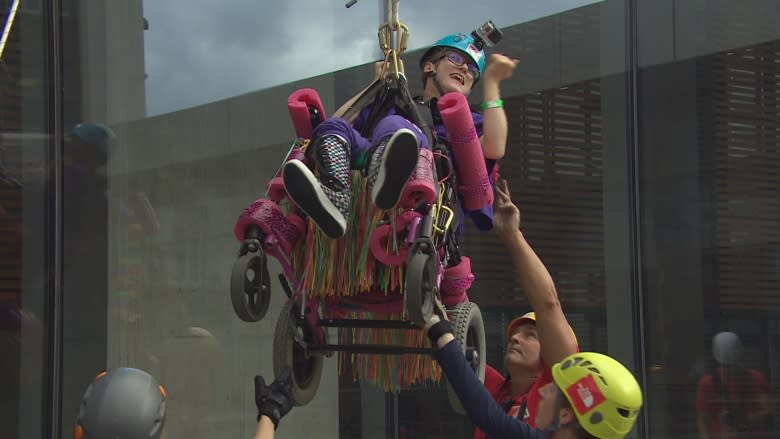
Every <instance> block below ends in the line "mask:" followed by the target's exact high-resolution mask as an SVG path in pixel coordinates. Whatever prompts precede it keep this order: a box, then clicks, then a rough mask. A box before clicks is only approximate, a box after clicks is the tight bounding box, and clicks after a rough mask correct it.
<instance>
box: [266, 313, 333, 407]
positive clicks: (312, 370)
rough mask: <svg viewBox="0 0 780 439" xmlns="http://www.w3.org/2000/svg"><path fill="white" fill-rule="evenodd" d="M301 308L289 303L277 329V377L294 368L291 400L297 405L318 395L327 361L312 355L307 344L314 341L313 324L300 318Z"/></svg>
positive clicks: (275, 333) (307, 401) (275, 341)
mask: <svg viewBox="0 0 780 439" xmlns="http://www.w3.org/2000/svg"><path fill="white" fill-rule="evenodd" d="M297 312H298V307H297V306H293V301H291V300H290V301H287V303H286V304H285V305H284V307H283V308H282V312H281V313H280V314H279V320H277V322H276V329H275V330H274V357H273V363H274V375H275V376H279V375H280V374H281V373H282V372H284V370H285V369H288V368H290V369H292V397H293V401H294V402H295V405H298V406H301V405H306V404H308V403H309V402H310V401H311V400H312V399H314V395H315V394H316V393H317V388H318V387H319V386H320V378H321V377H322V368H323V364H324V358H323V356H322V355H321V354H309V353H308V352H306V349H305V347H304V345H306V344H311V343H312V342H313V341H314V332H313V331H312V328H311V326H310V324H309V323H308V322H306V321H301V320H299V319H297V317H296V314H297Z"/></svg>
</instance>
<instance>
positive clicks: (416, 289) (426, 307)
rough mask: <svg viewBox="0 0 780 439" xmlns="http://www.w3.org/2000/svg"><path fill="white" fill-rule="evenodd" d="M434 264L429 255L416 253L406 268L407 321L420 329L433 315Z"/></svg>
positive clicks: (434, 261) (434, 260)
mask: <svg viewBox="0 0 780 439" xmlns="http://www.w3.org/2000/svg"><path fill="white" fill-rule="evenodd" d="M436 262H437V261H436V259H434V258H433V257H432V256H431V255H429V254H426V253H417V254H415V255H414V256H412V259H411V260H410V261H409V264H408V265H407V266H406V312H407V314H408V316H409V320H411V321H412V322H413V323H414V324H415V325H417V326H419V327H421V328H422V327H424V326H425V322H426V321H427V320H428V318H429V317H430V316H431V314H433V297H434V294H435V288H436Z"/></svg>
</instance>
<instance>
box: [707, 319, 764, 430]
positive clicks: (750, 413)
mask: <svg viewBox="0 0 780 439" xmlns="http://www.w3.org/2000/svg"><path fill="white" fill-rule="evenodd" d="M712 351H713V354H714V356H715V361H717V363H718V365H719V366H718V367H717V368H716V369H715V370H714V371H713V372H712V373H710V374H707V375H704V376H703V377H701V379H700V380H699V383H698V386H697V388H696V412H697V424H698V429H699V438H700V439H720V438H756V439H758V438H767V439H768V438H770V437H773V436H772V433H771V425H772V415H773V414H774V410H775V407H774V400H773V399H772V390H771V387H770V386H769V382H768V381H767V379H766V377H765V376H764V375H763V374H762V373H761V372H759V371H757V370H755V369H749V368H746V367H743V366H741V365H739V361H740V359H741V357H742V342H741V341H740V339H739V336H737V334H735V333H733V332H729V331H724V332H719V333H717V334H715V337H713V339H712Z"/></svg>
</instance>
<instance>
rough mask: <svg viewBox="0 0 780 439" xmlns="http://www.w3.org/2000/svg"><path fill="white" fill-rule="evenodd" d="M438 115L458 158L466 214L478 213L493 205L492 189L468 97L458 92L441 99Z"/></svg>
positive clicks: (453, 152)
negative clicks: (467, 211) (477, 211)
mask: <svg viewBox="0 0 780 439" xmlns="http://www.w3.org/2000/svg"><path fill="white" fill-rule="evenodd" d="M439 113H440V114H441V118H442V122H444V128H446V130H447V139H448V140H449V144H450V148H451V149H452V154H453V155H454V156H455V163H456V166H457V168H458V176H459V177H460V184H461V186H460V188H458V189H459V192H460V194H461V197H462V200H463V205H464V206H465V207H466V209H467V210H479V209H481V208H483V207H485V206H488V205H491V204H493V189H492V188H491V186H490V181H489V180H488V174H487V168H486V167H485V156H484V154H483V153H482V145H481V144H480V143H479V137H478V136H477V130H476V128H474V121H473V120H472V118H471V110H470V109H469V103H468V101H467V100H466V96H464V95H462V94H460V93H457V92H452V93H447V94H446V95H444V96H442V97H441V99H439Z"/></svg>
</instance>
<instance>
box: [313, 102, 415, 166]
mask: <svg viewBox="0 0 780 439" xmlns="http://www.w3.org/2000/svg"><path fill="white" fill-rule="evenodd" d="M401 128H407V129H409V130H411V131H412V132H413V133H414V135H415V136H416V137H417V141H418V142H419V143H420V147H421V148H430V146H429V145H428V138H427V137H425V134H423V132H422V130H420V128H418V127H417V125H415V124H413V123H412V122H410V121H409V120H408V119H406V118H404V117H401V116H399V115H397V114H393V115H390V116H386V117H384V118H382V119H381V120H380V121H379V123H378V124H377V125H376V127H375V128H374V132H373V134H372V136H371V138H370V139H366V138H365V137H363V136H362V135H361V134H360V133H359V132H358V131H357V130H356V129H354V128H352V125H350V124H349V122H347V121H346V120H345V119H342V118H340V117H331V118H328V119H326V120H324V121H322V122H321V123H320V124H319V125H317V126H316V127H315V128H314V132H313V133H312V138H317V137H322V136H327V135H336V136H339V137H341V138H343V139H344V140H346V141H347V143H349V146H350V150H351V151H350V152H351V154H350V157H351V162H352V165H353V167H354V166H355V165H356V164H359V163H360V162H361V161H362V156H363V153H365V152H366V151H368V150H369V149H370V148H371V147H373V146H375V145H377V144H378V143H379V142H380V141H381V140H382V139H383V138H385V137H389V136H391V135H392V134H393V133H394V132H396V131H398V130H400V129H401Z"/></svg>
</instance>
